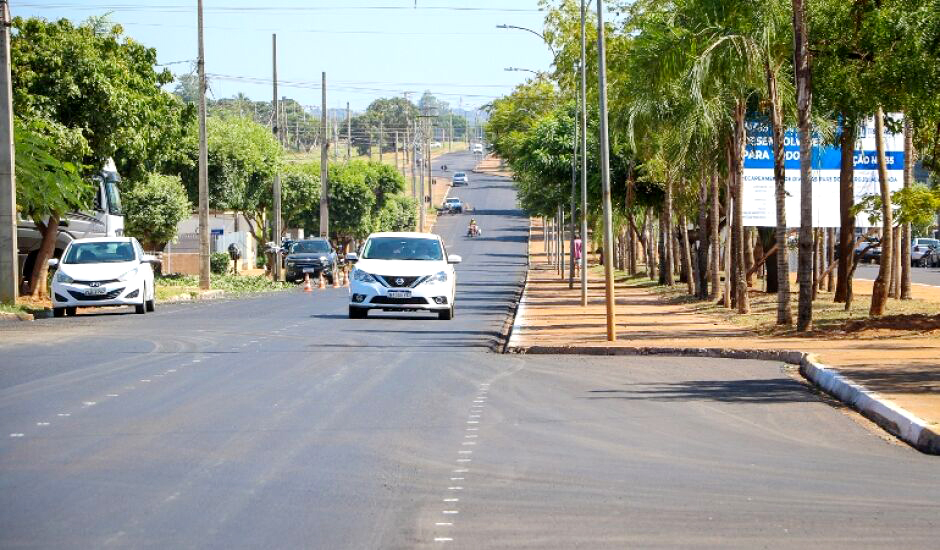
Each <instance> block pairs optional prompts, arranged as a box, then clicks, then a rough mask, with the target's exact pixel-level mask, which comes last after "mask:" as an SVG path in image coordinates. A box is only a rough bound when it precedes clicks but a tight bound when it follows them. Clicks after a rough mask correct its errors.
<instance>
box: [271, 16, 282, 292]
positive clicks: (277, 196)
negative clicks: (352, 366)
mask: <svg viewBox="0 0 940 550" xmlns="http://www.w3.org/2000/svg"><path fill="white" fill-rule="evenodd" d="M271 56H272V57H271V62H272V64H271V66H272V68H273V73H272V77H271V78H272V83H273V85H274V86H273V96H272V98H273V99H272V101H271V105H272V108H273V109H274V117H272V122H273V130H274V137H275V138H277V141H278V143H281V141H282V140H281V124H280V122H281V103H280V101H278V99H277V34H272V35H271ZM281 145H283V143H281ZM273 221H274V231H273V233H274V234H273V235H272V238H271V240H272V241H274V246H275V248H278V247H279V246H280V242H281V172H280V170H278V171H276V172H274V220H273ZM271 274H272V275H273V276H274V280H275V281H280V280H281V255H280V253H279V252H277V251H275V254H274V265H273V266H272V269H271Z"/></svg>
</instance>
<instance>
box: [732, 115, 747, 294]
mask: <svg viewBox="0 0 940 550" xmlns="http://www.w3.org/2000/svg"><path fill="white" fill-rule="evenodd" d="M746 109H747V103H746V102H745V101H744V100H743V99H739V100H738V101H737V103H736V104H735V107H734V140H733V143H734V148H733V149H732V160H733V161H734V167H733V168H734V169H733V171H732V174H733V178H732V180H731V181H732V185H734V193H733V194H734V203H735V204H734V217H733V218H732V220H733V222H732V226H731V227H732V231H733V233H734V238H733V243H732V244H733V245H734V262H733V263H734V295H735V306H736V307H737V311H738V313H748V312H750V310H751V306H750V303H749V300H748V296H747V281H746V280H745V279H744V273H745V272H746V269H745V266H744V216H743V211H744V209H743V208H741V197H742V193H743V189H744V148H745V146H746V145H747V139H746V135H745V127H744V123H745V120H744V116H745V113H746Z"/></svg>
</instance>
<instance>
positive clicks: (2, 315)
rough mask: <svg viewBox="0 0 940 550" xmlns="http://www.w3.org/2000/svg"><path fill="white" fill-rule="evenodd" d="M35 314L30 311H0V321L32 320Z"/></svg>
mask: <svg viewBox="0 0 940 550" xmlns="http://www.w3.org/2000/svg"><path fill="white" fill-rule="evenodd" d="M33 319H35V316H34V315H33V314H32V313H7V312H5V311H0V321H3V322H10V323H18V322H20V321H32V320H33Z"/></svg>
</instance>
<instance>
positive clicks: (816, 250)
mask: <svg viewBox="0 0 940 550" xmlns="http://www.w3.org/2000/svg"><path fill="white" fill-rule="evenodd" d="M820 250H822V244H821V243H820V242H819V229H818V228H817V229H813V300H815V299H816V293H817V292H818V290H819V263H820V262H819V251H820Z"/></svg>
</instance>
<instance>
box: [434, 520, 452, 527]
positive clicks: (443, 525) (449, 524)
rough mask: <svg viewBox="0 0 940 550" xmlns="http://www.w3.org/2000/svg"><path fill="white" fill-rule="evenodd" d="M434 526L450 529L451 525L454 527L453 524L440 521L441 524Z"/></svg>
mask: <svg viewBox="0 0 940 550" xmlns="http://www.w3.org/2000/svg"><path fill="white" fill-rule="evenodd" d="M434 525H438V526H440V527H450V526H451V525H453V523H451V522H449V521H439V522H437V523H435V524H434Z"/></svg>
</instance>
